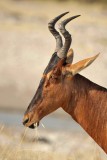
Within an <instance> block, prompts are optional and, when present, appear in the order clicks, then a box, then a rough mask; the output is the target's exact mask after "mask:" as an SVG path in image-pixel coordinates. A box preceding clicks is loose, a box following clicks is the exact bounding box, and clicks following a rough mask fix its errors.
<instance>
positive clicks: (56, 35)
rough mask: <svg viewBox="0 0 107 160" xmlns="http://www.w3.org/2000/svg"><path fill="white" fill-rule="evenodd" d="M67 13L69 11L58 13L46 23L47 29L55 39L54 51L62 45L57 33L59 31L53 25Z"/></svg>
mask: <svg viewBox="0 0 107 160" xmlns="http://www.w3.org/2000/svg"><path fill="white" fill-rule="evenodd" d="M67 13H69V12H65V13H62V14H60V15H59V16H57V17H55V18H54V19H52V20H51V21H50V22H49V23H48V28H49V31H50V32H51V33H52V34H53V36H54V37H55V39H56V49H55V52H58V51H59V49H60V48H61V47H62V45H63V44H62V38H61V36H60V34H59V32H58V31H57V30H56V29H55V28H54V27H55V24H56V22H57V21H58V20H59V19H60V18H62V17H63V16H64V15H66V14H67Z"/></svg>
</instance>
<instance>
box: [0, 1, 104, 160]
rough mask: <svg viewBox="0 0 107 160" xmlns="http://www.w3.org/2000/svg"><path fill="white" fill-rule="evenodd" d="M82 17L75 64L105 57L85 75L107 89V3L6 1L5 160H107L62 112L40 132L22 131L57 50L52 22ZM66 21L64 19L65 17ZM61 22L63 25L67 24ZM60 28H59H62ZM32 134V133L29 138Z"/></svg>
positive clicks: (1, 87) (0, 33) (1, 28)
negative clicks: (93, 56) (38, 88)
mask: <svg viewBox="0 0 107 160" xmlns="http://www.w3.org/2000/svg"><path fill="white" fill-rule="evenodd" d="M66 11H70V13H69V14H68V15H66V16H65V17H64V18H67V17H69V16H74V15H77V14H81V17H79V18H78V19H75V20H74V21H72V22H71V23H69V24H68V25H67V29H68V30H69V32H70V33H71V35H72V38H73V42H72V46H71V47H72V48H73V50H74V53H75V57H74V63H75V62H76V61H79V60H81V59H83V58H87V57H90V56H92V55H95V54H97V53H99V52H100V53H101V54H100V56H99V57H98V58H97V60H96V61H95V62H94V63H93V64H92V65H91V66H90V67H89V68H87V69H86V70H84V71H82V72H81V74H82V75H84V76H85V77H87V78H89V79H90V80H91V81H94V82H95V83H97V84H99V85H102V86H104V87H106V88H107V73H106V70H107V0H75V1H73V0H50V1H49V0H48V1H46V0H44V1H41V0H40V1H39V0H1V1H0V141H1V143H0V152H1V154H0V155H1V157H0V158H1V159H3V160H4V159H12V158H14V157H13V156H12V155H13V153H14V154H15V155H16V157H17V159H29V160H30V159H31V156H32V159H39V160H48V159H55V160H56V159H59V157H60V158H62V160H65V159H67V160H74V159H79V160H80V159H82V160H86V159H87V160H88V159H89V160H94V159H95V160H96V159H97V160H99V159H101V160H106V159H107V156H106V155H105V154H104V152H103V151H102V150H101V149H100V148H99V147H98V145H97V144H96V143H95V142H94V141H93V140H92V139H91V138H90V137H89V136H88V135H87V134H86V133H85V131H83V130H82V128H81V127H80V126H79V125H77V124H76V123H75V122H73V120H72V119H71V117H69V115H67V114H66V113H64V112H63V111H62V110H61V109H59V110H58V111H56V112H55V113H53V114H51V115H49V116H47V117H46V118H44V119H43V120H42V123H43V124H44V125H45V128H42V125H41V126H40V127H39V129H38V130H39V133H38V131H37V130H36V131H34V130H30V129H28V130H27V132H26V131H25V129H24V127H23V126H22V118H23V114H24V111H25V110H26V108H27V106H28V104H29V103H30V101H31V99H32V97H33V95H34V93H35V91H36V88H37V87H38V83H39V81H40V78H41V76H42V73H43V71H44V69H45V67H46V65H47V64H48V62H49V59H50V57H51V55H52V53H53V51H54V48H55V39H54V37H53V36H52V35H51V34H50V32H49V31H48V25H47V24H48V22H49V20H51V19H52V18H54V17H55V16H57V15H59V14H61V13H63V12H66ZM62 19H63V18H62ZM62 19H61V20H62ZM56 28H57V25H56ZM25 132H26V134H25ZM35 157H36V158H35Z"/></svg>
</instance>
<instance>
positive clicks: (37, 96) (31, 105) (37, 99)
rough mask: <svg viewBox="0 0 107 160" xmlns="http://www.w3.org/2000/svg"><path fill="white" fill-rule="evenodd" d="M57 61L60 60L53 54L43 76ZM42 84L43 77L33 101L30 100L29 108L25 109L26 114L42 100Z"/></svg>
mask: <svg viewBox="0 0 107 160" xmlns="http://www.w3.org/2000/svg"><path fill="white" fill-rule="evenodd" d="M59 60H60V58H59V57H58V56H57V53H56V52H55V53H54V54H53V55H52V57H51V59H50V61H49V63H48V65H47V67H46V69H45V70H44V72H43V75H46V74H48V73H49V72H50V71H51V70H52V69H53V68H54V66H55V65H56V64H57V63H58V61H59ZM44 82H45V77H43V78H42V79H41V81H40V83H39V87H38V89H37V91H36V93H35V95H34V97H33V99H32V100H31V102H30V104H29V106H28V109H27V111H26V113H27V112H28V111H30V110H32V107H33V106H34V105H35V104H37V103H38V101H39V100H41V99H42V91H43V86H44Z"/></svg>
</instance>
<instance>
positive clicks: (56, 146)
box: [0, 126, 107, 160]
mask: <svg viewBox="0 0 107 160" xmlns="http://www.w3.org/2000/svg"><path fill="white" fill-rule="evenodd" d="M3 128H4V129H3ZM0 140H1V143H0V160H14V159H15V160H31V159H32V160H33V159H36V160H50V159H51V160H59V159H60V158H61V159H62V160H106V158H107V157H106V155H105V154H104V153H103V152H102V151H101V149H100V148H98V146H97V145H96V144H95V143H94V142H93V140H92V139H90V138H89V137H88V136H87V135H86V134H84V133H83V134H81V133H80V134H77V133H74V134H72V133H71V134H70V133H69V132H66V133H65V132H55V131H53V132H52V131H48V132H47V131H46V130H40V132H38V130H33V131H32V130H29V129H24V130H23V129H20V128H18V129H16V128H12V127H11V128H7V127H3V126H1V132H0Z"/></svg>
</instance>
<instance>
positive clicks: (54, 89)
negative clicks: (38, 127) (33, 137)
mask: <svg viewBox="0 0 107 160" xmlns="http://www.w3.org/2000/svg"><path fill="white" fill-rule="evenodd" d="M67 13H68V12H65V13H63V14H61V15H59V16H57V17H56V18H54V19H53V20H51V21H50V22H49V23H48V28H49V30H50V32H51V33H52V35H53V36H54V37H55V39H56V49H55V52H54V54H53V55H52V57H51V59H50V62H49V64H48V66H47V67H46V69H45V70H44V73H43V77H42V79H41V81H40V84H39V87H38V89H37V91H36V93H35V95H34V97H33V99H32V101H31V102H30V104H29V106H28V108H27V110H26V112H25V115H24V119H23V124H24V125H25V126H27V127H29V128H35V124H36V123H37V124H39V121H40V120H41V119H42V118H43V117H44V116H46V115H48V114H49V113H51V112H53V111H55V110H56V109H58V108H59V107H62V108H64V106H67V105H68V102H69V100H70V99H71V100H72V88H73V85H72V80H73V78H74V77H75V75H76V74H77V73H78V72H79V71H81V70H82V69H84V68H86V67H87V66H88V65H90V64H91V63H92V62H93V61H94V60H95V59H96V57H97V56H98V55H96V56H94V57H91V58H87V59H85V60H82V61H79V62H77V63H76V64H72V61H73V50H72V49H70V45H71V41H72V38H71V35H70V34H69V32H68V31H67V30H66V28H65V26H66V24H67V23H68V22H70V21H71V20H73V19H75V18H77V17H79V16H80V15H76V16H73V17H70V18H67V19H65V20H64V21H62V22H61V23H59V30H60V32H61V34H62V36H63V37H64V39H65V42H64V44H63V43H62V38H61V36H60V34H59V32H58V31H57V30H56V29H55V24H56V22H57V21H58V20H59V19H60V18H61V17H63V16H64V15H66V14H67Z"/></svg>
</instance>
